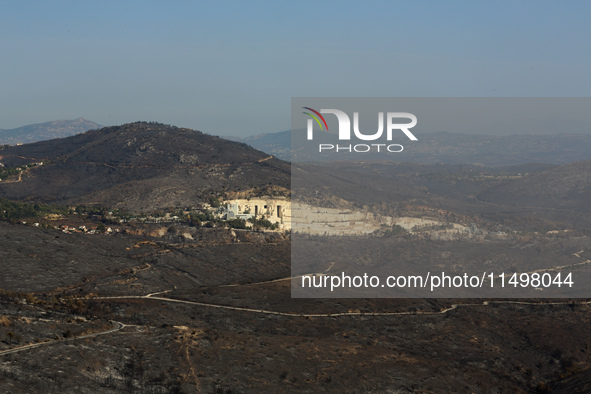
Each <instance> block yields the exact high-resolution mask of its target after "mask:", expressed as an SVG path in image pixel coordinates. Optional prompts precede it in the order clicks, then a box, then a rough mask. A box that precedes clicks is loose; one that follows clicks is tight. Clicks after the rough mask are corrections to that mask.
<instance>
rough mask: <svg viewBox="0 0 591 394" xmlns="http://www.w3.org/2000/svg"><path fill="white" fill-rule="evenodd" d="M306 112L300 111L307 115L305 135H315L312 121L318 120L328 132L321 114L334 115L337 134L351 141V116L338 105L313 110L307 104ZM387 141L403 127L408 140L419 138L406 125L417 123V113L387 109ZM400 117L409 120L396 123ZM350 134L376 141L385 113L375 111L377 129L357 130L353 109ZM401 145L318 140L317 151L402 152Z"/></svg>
mask: <svg viewBox="0 0 591 394" xmlns="http://www.w3.org/2000/svg"><path fill="white" fill-rule="evenodd" d="M303 108H304V109H306V110H308V111H309V112H303V113H304V114H306V115H308V116H310V119H308V124H307V138H308V140H310V141H311V140H313V139H314V122H316V124H318V126H319V127H320V130H321V131H324V130H326V131H327V132H328V124H327V122H326V119H325V118H324V116H322V114H332V115H335V116H336V118H337V121H338V124H339V129H338V138H339V141H350V140H351V119H350V118H349V115H347V114H346V113H345V112H344V111H341V110H338V109H321V110H320V111H316V110H315V109H312V108H310V107H303ZM385 118H386V127H385V129H386V141H392V136H393V135H394V131H402V132H403V133H404V134H405V135H406V136H407V137H408V139H410V140H411V141H418V139H417V137H415V136H414V134H413V133H411V132H410V130H409V129H411V128H413V127H414V126H416V124H417V117H416V116H415V115H413V114H411V113H408V112H387V113H386V116H385ZM401 119H407V120H410V122H406V123H399V121H400V120H401ZM353 134H354V137H355V138H356V139H358V140H361V141H376V140H379V139H380V138H382V136H383V134H384V113H383V112H378V130H377V131H376V132H375V133H370V134H364V133H362V132H361V131H360V130H359V112H353ZM403 149H404V147H403V146H402V145H400V144H378V143H373V144H355V145H352V144H349V145H342V144H336V145H335V144H319V145H318V151H319V152H323V151H333V152H342V151H345V152H356V153H364V152H369V151H371V150H375V151H377V152H380V151H388V152H393V153H395V152H402V150H403Z"/></svg>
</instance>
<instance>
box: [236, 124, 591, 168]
mask: <svg viewBox="0 0 591 394" xmlns="http://www.w3.org/2000/svg"><path fill="white" fill-rule="evenodd" d="M295 132H296V133H298V134H297V135H296V138H301V139H303V138H304V135H305V132H304V131H303V130H299V131H298V130H296V131H295ZM291 136H292V132H291V131H289V130H288V131H281V132H277V133H268V134H260V135H255V136H250V137H246V138H235V137H228V138H229V139H232V140H235V141H241V142H244V143H246V144H248V145H250V146H252V147H254V148H256V149H258V150H261V151H263V152H266V153H268V154H271V155H274V156H276V157H277V158H280V159H282V160H292V158H293V159H294V160H297V161H306V160H307V159H308V157H307V156H306V155H307V153H306V151H304V150H303V149H300V148H298V147H297V146H296V147H294V149H293V150H292V149H291V143H292V138H291ZM321 137H322V138H323V140H322V141H320V142H322V143H338V141H337V140H336V136H335V135H333V134H328V133H324V134H322V135H321ZM417 137H418V139H419V140H418V141H416V142H412V143H407V142H408V141H407V142H405V143H402V144H403V145H404V148H405V150H404V151H403V152H401V153H397V154H382V155H380V156H379V157H376V155H373V156H371V157H370V155H371V153H370V154H367V155H364V156H363V157H365V158H372V159H376V158H379V159H381V160H392V161H397V162H415V163H427V164H428V163H431V164H436V163H446V164H478V165H484V166H489V167H501V166H510V165H520V164H526V163H548V164H567V163H572V162H575V161H581V160H588V159H591V135H588V134H556V135H512V136H506V135H503V136H494V135H471V134H459V133H447V132H440V133H429V134H423V135H417ZM296 141H297V139H296ZM302 145H303V144H302ZM292 156H293V157H292ZM340 157H341V158H343V159H345V158H348V157H346V156H345V155H343V154H342V153H341V154H340ZM355 158H356V159H359V158H360V155H356V157H355Z"/></svg>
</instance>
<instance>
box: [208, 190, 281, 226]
mask: <svg viewBox="0 0 591 394" xmlns="http://www.w3.org/2000/svg"><path fill="white" fill-rule="evenodd" d="M218 214H219V216H220V218H221V219H223V220H227V221H230V220H236V219H238V220H244V221H245V222H246V223H247V227H253V225H254V224H255V222H256V221H257V220H259V221H262V220H264V221H268V222H270V223H271V225H272V226H273V227H274V229H276V230H285V231H289V230H291V201H290V200H288V199H277V198H264V197H261V198H251V199H239V200H227V201H224V202H223V203H222V204H221V206H220V208H219V209H218Z"/></svg>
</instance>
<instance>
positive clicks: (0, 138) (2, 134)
mask: <svg viewBox="0 0 591 394" xmlns="http://www.w3.org/2000/svg"><path fill="white" fill-rule="evenodd" d="M101 127H102V126H101V125H100V124H98V123H94V122H91V121H90V120H86V119H84V118H78V119H74V120H54V121H52V122H45V123H38V124H31V125H27V126H21V127H17V128H15V129H10V130H0V144H8V145H16V144H19V143H20V144H26V143H29V142H37V141H44V140H51V139H54V138H64V137H69V136H72V135H76V134H79V133H83V132H85V131H88V130H93V129H98V128H101Z"/></svg>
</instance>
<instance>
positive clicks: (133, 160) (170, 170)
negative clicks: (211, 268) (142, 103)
mask: <svg viewBox="0 0 591 394" xmlns="http://www.w3.org/2000/svg"><path fill="white" fill-rule="evenodd" d="M0 153H1V156H2V157H1V158H0V162H1V163H2V164H3V165H4V168H13V167H17V166H23V165H29V166H31V165H35V164H36V165H35V166H34V167H32V168H29V169H28V170H27V171H25V172H24V173H23V174H22V176H19V178H18V179H12V180H11V181H4V182H2V183H0V196H1V197H4V198H8V199H14V200H27V201H35V202H51V203H56V204H60V205H69V204H100V205H105V206H109V207H114V208H122V209H125V210H128V211H132V212H133V211H144V212H145V211H152V210H155V209H161V208H167V207H184V206H192V205H194V204H195V203H197V202H199V201H202V200H203V199H204V198H205V195H206V194H207V193H209V192H211V191H214V190H215V191H216V192H228V191H244V190H250V189H253V188H257V189H259V190H262V189H268V188H273V187H279V189H282V188H287V187H288V186H289V165H288V164H287V163H285V162H282V161H280V160H278V159H275V158H273V157H270V156H269V155H266V154H264V153H262V152H259V151H257V150H255V149H253V148H251V147H249V146H247V145H245V144H241V143H237V142H231V141H227V140H224V139H221V138H218V137H214V136H210V135H206V134H204V133H201V132H199V131H195V130H190V129H184V128H178V127H174V126H168V125H163V124H158V123H146V122H137V123H131V124H125V125H122V126H113V127H105V128H102V129H99V130H92V131H89V132H86V133H83V134H78V135H76V136H72V137H68V138H63V139H56V140H49V141H41V142H37V143H33V144H26V145H21V146H13V147H9V148H6V149H4V150H2V151H1V152H0ZM41 163H42V165H41Z"/></svg>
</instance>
